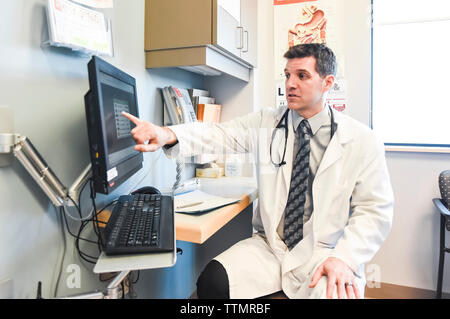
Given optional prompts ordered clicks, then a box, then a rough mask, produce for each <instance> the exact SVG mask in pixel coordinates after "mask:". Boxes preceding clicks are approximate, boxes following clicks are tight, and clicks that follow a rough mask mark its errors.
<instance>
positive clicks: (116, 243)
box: [103, 194, 175, 255]
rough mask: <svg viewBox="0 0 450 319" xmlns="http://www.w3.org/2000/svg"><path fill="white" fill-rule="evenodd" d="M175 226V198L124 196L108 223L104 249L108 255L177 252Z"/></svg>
mask: <svg viewBox="0 0 450 319" xmlns="http://www.w3.org/2000/svg"><path fill="white" fill-rule="evenodd" d="M174 229H175V227H174V212H173V199H172V197H170V196H162V195H153V194H152V195H149V194H135V195H125V196H121V197H120V198H119V201H118V202H117V204H116V205H115V207H114V208H113V210H112V214H111V218H110V219H109V221H108V224H107V225H106V229H105V233H104V240H103V250H104V252H105V253H106V254H107V255H120V254H136V253H151V252H169V251H173V250H174V242H175V238H174V237H175V236H174Z"/></svg>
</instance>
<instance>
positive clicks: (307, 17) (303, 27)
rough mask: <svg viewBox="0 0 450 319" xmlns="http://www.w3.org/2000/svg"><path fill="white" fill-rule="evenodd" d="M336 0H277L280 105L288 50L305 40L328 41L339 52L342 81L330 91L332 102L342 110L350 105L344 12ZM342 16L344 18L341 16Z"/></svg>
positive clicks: (339, 71)
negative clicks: (343, 28) (343, 24)
mask: <svg viewBox="0 0 450 319" xmlns="http://www.w3.org/2000/svg"><path fill="white" fill-rule="evenodd" d="M340 10H343V9H342V8H339V7H338V5H337V1H336V0H274V28H275V29H274V37H275V38H274V45H275V49H274V54H275V73H274V74H275V82H276V87H277V105H278V106H281V105H283V104H285V102H284V101H283V98H284V96H283V94H282V92H281V91H280V87H282V86H284V68H285V65H286V59H285V58H283V55H284V53H285V52H286V51H287V50H289V48H291V47H292V46H295V45H298V44H305V43H324V44H326V45H327V46H328V47H330V48H331V49H332V50H333V51H334V53H335V54H336V57H337V60H338V76H337V77H338V79H337V80H338V81H337V86H336V89H335V90H332V92H330V94H329V99H328V101H327V102H328V104H330V105H331V106H335V108H336V109H338V111H343V110H346V109H347V106H348V103H347V98H346V95H347V93H346V92H345V91H346V90H345V89H344V88H345V84H344V85H343V83H345V80H344V78H343V77H344V56H343V52H344V50H343V49H344V48H343V41H339V39H342V37H343V33H342V23H343V19H342V17H343V16H344V12H341V11H340ZM340 17H341V18H340Z"/></svg>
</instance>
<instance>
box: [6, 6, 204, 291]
mask: <svg viewBox="0 0 450 319" xmlns="http://www.w3.org/2000/svg"><path fill="white" fill-rule="evenodd" d="M46 3H47V1H46V0H2V1H1V2H0V105H8V106H10V107H11V108H12V109H13V111H14V115H15V120H14V127H15V131H16V132H18V133H21V134H23V135H26V136H28V137H29V138H30V139H31V140H32V142H33V143H34V145H35V146H36V147H37V148H38V150H39V152H40V153H41V154H42V155H43V156H44V157H45V159H46V161H47V162H48V163H49V165H50V166H51V167H52V169H53V171H55V172H56V174H57V175H58V177H59V178H60V179H61V181H62V182H63V183H64V184H65V185H66V186H70V185H71V184H72V183H73V182H74V180H75V179H76V178H77V177H78V176H79V175H80V174H81V172H82V170H83V169H84V168H85V167H86V166H87V165H88V163H89V149H88V137H87V129H86V120H85V110H84V95H85V94H86V92H87V91H88V90H89V83H88V77H87V76H88V74H87V63H88V61H89V60H90V57H84V56H81V55H79V54H77V53H76V52H72V51H71V50H70V49H64V48H54V47H49V46H46V45H43V44H42V42H43V41H45V39H46V38H48V35H47V20H46V12H45V6H46ZM144 5H145V1H144V0H133V1H124V0H118V1H114V8H113V9H106V10H102V12H104V13H105V15H106V16H108V17H109V18H111V21H112V27H113V41H114V57H112V58H105V59H106V60H107V61H108V62H110V63H112V64H114V65H115V66H117V67H118V68H120V69H122V70H124V71H125V72H127V73H129V74H131V75H132V76H133V77H135V78H136V80H137V90H138V102H139V107H140V114H141V117H142V118H143V119H145V120H148V121H152V122H154V123H156V124H161V121H162V110H163V108H162V102H161V97H160V95H159V92H158V90H157V88H160V87H164V86H168V85H174V86H178V87H197V88H200V89H201V88H203V87H204V78H203V77H202V76H200V75H195V74H193V73H189V72H186V71H183V70H179V69H165V70H152V71H147V70H146V69H145V55H144V11H145V10H144V8H145V7H144ZM188 169H189V168H188ZM148 172H150V173H149V174H148V175H146V174H147V173H148ZM175 173H176V171H175V164H174V163H173V162H172V161H170V160H167V159H166V157H165V156H164V155H163V154H161V153H155V154H146V155H145V161H144V168H143V169H142V170H141V171H140V172H139V173H138V174H136V175H135V176H134V177H133V178H131V179H130V180H129V181H128V182H127V183H126V184H125V185H123V186H121V187H120V189H118V190H117V191H116V192H115V193H114V194H113V195H112V197H111V196H109V197H107V196H103V195H98V197H97V203H98V206H102V205H103V204H106V203H108V202H109V201H110V200H111V199H113V198H115V197H117V196H118V195H120V194H123V193H128V192H129V191H130V190H132V189H133V188H134V187H136V186H137V185H138V184H139V182H141V180H142V182H141V183H140V185H141V186H144V185H154V186H156V187H159V188H161V187H168V186H171V185H172V184H173V182H174V181H175ZM186 174H193V169H192V172H189V171H188V172H187V173H186ZM144 177H145V178H144ZM86 193H88V191H87V192H86ZM82 206H83V208H84V210H88V209H89V207H90V203H89V198H88V196H84V197H83V202H82ZM72 213H74V212H72ZM59 218H60V212H59V210H56V209H55V208H54V207H53V206H52V205H51V204H50V202H49V200H48V198H47V197H46V196H45V195H44V193H43V192H42V191H41V190H40V189H39V188H38V187H37V185H36V183H35V182H34V181H33V180H32V178H31V177H30V176H29V175H28V174H27V173H26V171H25V170H24V168H23V167H22V166H21V165H20V164H19V163H18V162H17V161H14V162H13V164H12V165H11V166H9V167H6V168H0V298H34V297H35V296H36V291H37V283H38V281H42V283H43V286H42V288H43V291H42V294H43V297H45V298H50V297H53V296H54V292H55V288H56V287H55V286H56V282H57V279H58V273H59V270H60V269H61V268H60V262H61V257H62V252H63V239H62V235H61V229H60V226H59ZM69 223H70V225H71V226H72V229H73V230H75V229H77V230H78V228H77V225H78V224H79V223H76V222H72V221H71V219H70V218H69ZM88 234H89V232H87V234H86V236H87V235H88ZM66 238H67V251H66V257H65V263H64V265H63V267H62V274H61V277H60V281H59V287H58V296H66V295H73V294H78V293H84V292H89V291H93V290H98V289H102V288H103V285H104V284H103V283H101V282H100V281H99V279H98V276H97V275H94V274H93V273H92V266H91V265H89V264H86V263H84V262H81V261H80V259H79V257H78V255H77V252H76V251H75V250H74V243H73V240H72V239H71V237H70V236H69V235H68V234H67V233H66ZM83 247H85V248H86V249H88V248H87V247H86V246H84V245H83ZM88 251H89V249H88ZM93 252H95V249H94V250H93ZM187 253H189V251H188V252H187ZM181 262H182V260H181ZM71 265H73V266H74V267H72V268H71V267H70V266H71ZM77 267H79V270H80V273H79V274H80V277H79V278H80V282H79V287H77V282H76V281H75V282H72V284H70V275H71V274H74V270H76V269H77ZM187 271H189V270H187ZM141 276H144V279H145V276H146V274H145V273H141ZM167 277H168V275H164V274H162V275H160V276H159V278H160V279H161V280H160V281H158V282H157V283H156V284H155V285H153V286H152V287H149V289H153V290H152V291H144V292H141V297H146V296H154V297H158V296H159V297H161V296H162V295H161V294H159V295H158V291H164V292H166V293H168V290H167V289H162V287H163V286H164V285H165V284H166V283H167V282H168V281H166V280H165V278H167ZM68 279H69V282H68ZM141 279H142V277H141ZM181 284H182V283H181ZM189 289H191V287H189Z"/></svg>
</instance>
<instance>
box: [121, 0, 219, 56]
mask: <svg viewBox="0 0 450 319" xmlns="http://www.w3.org/2000/svg"><path fill="white" fill-rule="evenodd" d="M212 11H213V2H212V0H195V1H186V0H146V2H145V50H160V49H171V48H186V47H194V46H202V45H207V44H211V43H212V34H211V30H212V29H213V17H212ZM130 23H132V22H130Z"/></svg>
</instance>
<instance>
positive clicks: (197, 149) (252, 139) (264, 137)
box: [166, 108, 394, 298]
mask: <svg viewBox="0 0 450 319" xmlns="http://www.w3.org/2000/svg"><path fill="white" fill-rule="evenodd" d="M285 110H286V109H279V110H276V109H271V108H268V109H265V110H262V111H260V112H257V113H252V114H249V115H247V116H244V117H240V118H237V119H235V120H232V121H229V122H226V123H223V124H220V125H211V124H199V123H196V124H185V125H179V126H173V127H171V129H172V130H173V131H174V133H175V134H176V135H177V138H178V141H179V144H178V145H176V146H175V147H173V148H172V149H171V150H170V151H166V153H167V154H168V155H169V156H170V155H172V156H183V157H185V156H191V155H195V154H201V153H213V152H215V153H222V152H251V153H253V156H254V158H255V160H256V172H257V181H258V192H259V201H258V206H257V207H256V210H255V215H254V217H253V225H254V227H255V228H256V229H262V228H263V229H264V233H265V239H264V240H262V239H261V237H260V236H254V237H253V238H251V239H248V240H246V241H243V242H241V243H240V244H237V245H236V247H232V249H230V251H229V252H225V253H224V254H223V255H221V256H218V257H217V259H218V260H219V261H220V262H222V263H224V264H225V268H226V270H227V273H229V277H231V278H229V279H230V297H231V298H253V297H258V296H262V295H266V294H269V293H271V292H275V291H277V290H280V289H278V288H282V289H283V291H284V292H285V294H286V295H287V296H288V297H290V298H296V297H299V298H303V297H309V296H311V294H312V295H314V296H319V295H320V296H324V292H320V293H319V294H317V292H316V293H315V294H314V293H312V292H311V291H309V290H308V291H307V292H306V294H305V291H306V290H305V287H304V286H306V285H307V284H309V280H310V279H311V276H312V275H313V271H314V270H315V269H316V268H317V267H318V266H319V265H320V264H321V263H322V262H323V261H324V260H325V259H326V258H328V257H337V258H339V259H341V260H342V261H344V262H345V263H346V264H347V265H348V266H349V267H350V268H351V269H352V270H353V272H354V273H355V274H356V275H357V278H358V286H359V288H360V291H361V290H362V291H361V292H363V289H364V285H365V277H364V264H365V263H367V262H369V261H370V260H371V259H372V258H373V256H374V255H375V253H376V252H377V251H378V249H379V248H380V246H381V244H382V243H383V241H384V240H385V238H386V237H387V235H388V233H389V231H390V228H391V223H392V217H393V201H394V199H393V192H392V187H391V184H390V179H389V174H388V170H387V166H386V161H385V156H384V144H383V143H382V142H381V141H380V140H379V139H377V138H376V136H375V134H374V133H373V131H372V130H371V129H370V128H368V127H367V126H365V125H363V124H361V123H359V122H357V121H355V120H354V119H352V118H350V117H348V116H346V115H344V114H341V113H338V112H336V111H335V112H334V115H335V122H336V123H337V125H338V128H337V131H336V133H335V135H334V137H333V138H332V140H331V141H330V144H329V145H328V148H327V149H326V151H325V154H324V156H323V159H322V162H321V163H320V166H319V168H318V171H317V173H316V176H315V179H314V182H313V185H312V196H313V207H314V210H313V214H312V216H311V218H310V220H309V221H308V222H307V223H306V224H305V225H304V237H303V239H302V240H301V241H300V242H299V243H298V244H297V246H295V247H294V248H293V249H292V250H291V251H288V250H286V247H285V245H284V243H283V242H282V241H281V240H280V238H279V236H278V234H277V226H278V224H279V223H280V219H281V217H282V214H283V211H284V209H285V206H286V202H287V198H288V194H289V186H290V180H291V172H292V165H293V150H294V138H295V133H294V131H293V126H292V113H291V112H290V114H289V118H288V123H289V125H288V127H289V134H288V141H287V149H286V157H285V161H286V165H284V166H282V167H281V168H277V167H275V166H274V165H273V164H272V161H271V159H270V142H271V138H272V132H273V131H274V129H275V127H276V125H277V124H278V122H279V121H280V119H281V117H282V115H283V113H284V111H285ZM284 141H285V136H284V130H283V129H278V130H277V133H276V134H275V138H274V141H273V152H272V153H273V159H274V162H276V163H277V162H279V161H280V159H281V157H282V154H283V149H284ZM255 249H256V250H259V249H261V250H265V251H259V252H258V253H255V254H254V255H255V259H254V261H255V262H256V261H259V262H261V260H262V259H263V260H264V263H265V264H266V266H267V267H266V268H267V269H272V270H270V271H269V270H268V271H264V272H263V273H261V271H260V273H258V277H259V278H257V279H256V280H255V281H250V282H251V284H247V285H245V284H241V282H242V283H244V282H245V281H246V280H247V279H248V277H249V276H251V274H252V273H257V272H258V271H259V270H258V271H256V270H255V269H256V268H259V267H260V266H258V265H254V264H251V263H249V264H247V263H246V262H245V261H244V260H245V256H246V255H248V253H247V254H246V250H247V251H254V250H255ZM264 256H265V257H264ZM270 256H273V258H271V257H270ZM249 258H251V257H249ZM245 270H247V271H245ZM271 271H272V272H275V273H273V274H271ZM280 274H281V276H280ZM274 277H277V279H276V280H275V281H274V280H273V278H274ZM280 277H281V278H280ZM323 278H326V277H323ZM259 283H260V284H259ZM265 283H268V284H265ZM305 284H306V285H305ZM321 286H322V290H324V289H325V288H326V281H325V282H324V283H323V284H322V285H321ZM302 287H303V288H302ZM269 290H274V291H269Z"/></svg>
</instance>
